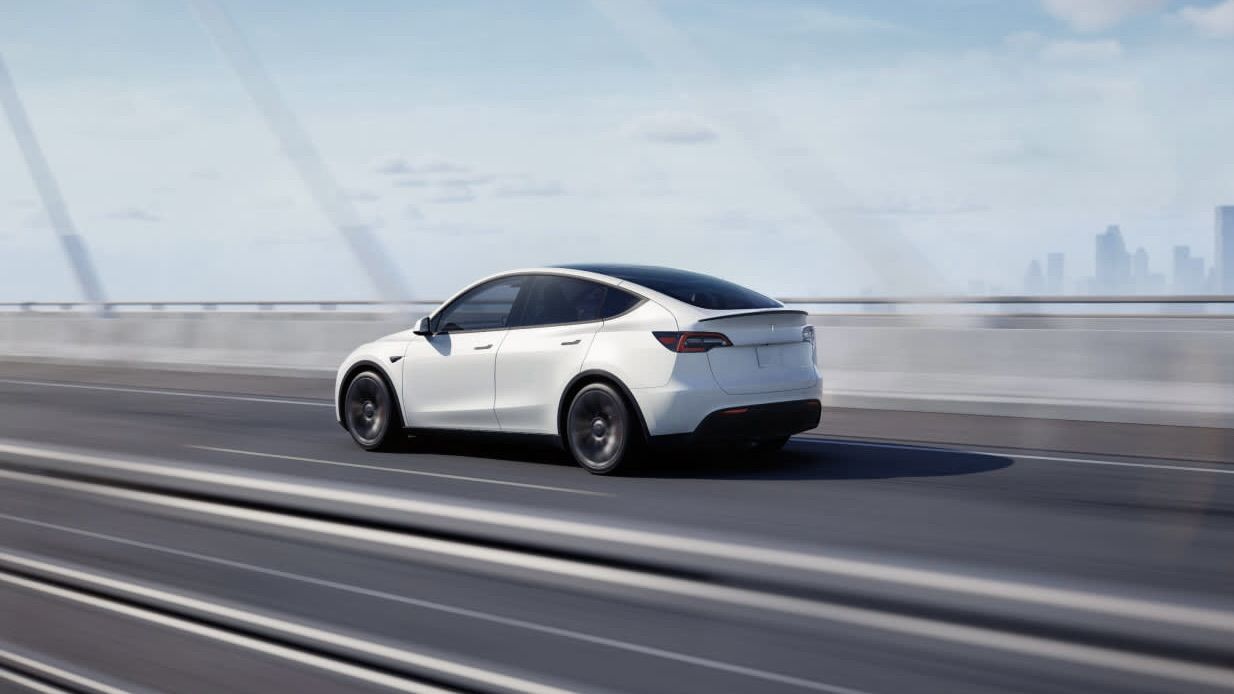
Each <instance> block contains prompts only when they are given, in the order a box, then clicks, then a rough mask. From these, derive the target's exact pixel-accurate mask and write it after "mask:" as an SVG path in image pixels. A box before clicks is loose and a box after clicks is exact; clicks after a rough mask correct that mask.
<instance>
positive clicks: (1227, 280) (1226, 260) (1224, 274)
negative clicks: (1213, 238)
mask: <svg viewBox="0 0 1234 694" xmlns="http://www.w3.org/2000/svg"><path fill="white" fill-rule="evenodd" d="M1216 226H1217V228H1216V232H1217V233H1216V235H1217V254H1216V255H1214V256H1213V279H1214V284H1215V285H1216V286H1215V287H1213V289H1214V290H1215V291H1217V293H1219V294H1234V205H1223V206H1221V207H1218V208H1217V225H1216Z"/></svg>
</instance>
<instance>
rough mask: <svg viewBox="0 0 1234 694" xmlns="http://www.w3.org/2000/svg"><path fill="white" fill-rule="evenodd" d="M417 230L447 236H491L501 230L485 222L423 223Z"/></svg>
mask: <svg viewBox="0 0 1234 694" xmlns="http://www.w3.org/2000/svg"><path fill="white" fill-rule="evenodd" d="M416 230H418V231H424V232H428V233H430V234H444V235H447V236H489V235H491V234H496V233H499V232H500V231H501V230H500V229H498V228H497V227H491V226H486V225H483V224H463V223H453V222H442V223H440V224H423V225H420V226H418V227H416Z"/></svg>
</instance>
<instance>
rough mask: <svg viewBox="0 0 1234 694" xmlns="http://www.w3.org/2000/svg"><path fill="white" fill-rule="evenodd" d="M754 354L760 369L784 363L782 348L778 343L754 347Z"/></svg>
mask: <svg viewBox="0 0 1234 694" xmlns="http://www.w3.org/2000/svg"><path fill="white" fill-rule="evenodd" d="M754 354H755V356H756V358H757V359H758V368H760V369H766V368H770V367H773V366H780V365H781V364H783V363H784V350H783V349H782V348H781V347H780V346H779V345H765V346H763V347H756V348H755V349H754Z"/></svg>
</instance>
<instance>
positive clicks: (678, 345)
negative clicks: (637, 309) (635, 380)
mask: <svg viewBox="0 0 1234 694" xmlns="http://www.w3.org/2000/svg"><path fill="white" fill-rule="evenodd" d="M652 335H654V336H655V338H656V341H658V342H659V343H660V344H662V345H664V348H665V349H667V350H668V351H670V352H706V351H707V350H709V349H715V348H716V347H732V346H733V343H732V342H729V340H728V338H727V337H725V336H724V335H722V334H720V333H695V332H659V331H657V332H653V333H652Z"/></svg>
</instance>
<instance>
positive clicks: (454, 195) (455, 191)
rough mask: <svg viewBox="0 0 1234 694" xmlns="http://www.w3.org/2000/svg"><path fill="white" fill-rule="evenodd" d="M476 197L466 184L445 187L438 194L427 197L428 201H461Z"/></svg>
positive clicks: (468, 200)
mask: <svg viewBox="0 0 1234 694" xmlns="http://www.w3.org/2000/svg"><path fill="white" fill-rule="evenodd" d="M475 199H476V194H475V193H474V192H472V190H471V188H469V187H467V186H454V187H450V188H446V189H445V190H444V191H443V192H442V193H441V194H440V195H437V196H436V197H432V198H429V202H441V203H461V202H471V201H472V200H475Z"/></svg>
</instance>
